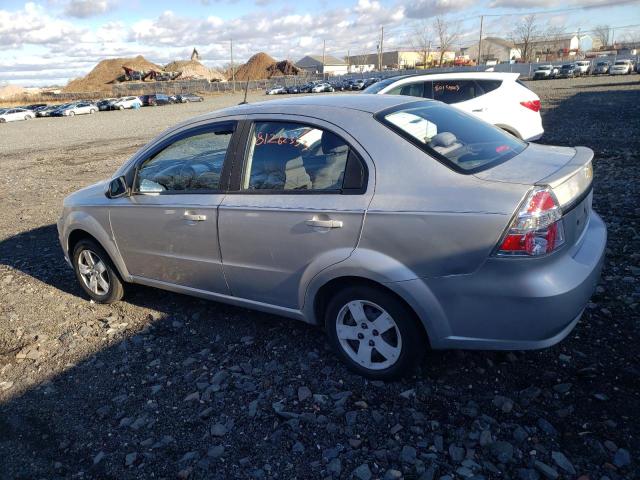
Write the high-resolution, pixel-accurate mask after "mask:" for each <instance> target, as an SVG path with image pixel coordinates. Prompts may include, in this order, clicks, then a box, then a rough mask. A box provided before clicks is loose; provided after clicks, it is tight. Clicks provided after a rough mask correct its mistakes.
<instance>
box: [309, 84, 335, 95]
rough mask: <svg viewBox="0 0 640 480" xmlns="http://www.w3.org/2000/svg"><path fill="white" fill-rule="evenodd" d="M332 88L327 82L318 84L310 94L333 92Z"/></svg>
mask: <svg viewBox="0 0 640 480" xmlns="http://www.w3.org/2000/svg"><path fill="white" fill-rule="evenodd" d="M334 91H335V90H334V88H333V87H332V86H331V84H330V83H328V82H322V83H318V84H317V85H314V87H313V88H312V89H311V92H312V93H322V92H334Z"/></svg>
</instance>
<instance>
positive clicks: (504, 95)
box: [364, 72, 544, 140]
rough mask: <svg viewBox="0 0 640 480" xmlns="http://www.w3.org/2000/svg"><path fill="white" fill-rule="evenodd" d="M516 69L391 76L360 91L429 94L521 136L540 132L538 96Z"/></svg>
mask: <svg viewBox="0 0 640 480" xmlns="http://www.w3.org/2000/svg"><path fill="white" fill-rule="evenodd" d="M518 77H519V74H517V73H496V72H460V73H434V74H423V75H405V76H399V77H391V78H387V79H385V80H382V81H380V82H377V83H375V84H374V85H371V86H370V87H369V88H367V89H366V90H364V93H377V94H389V95H410V96H413V97H423V98H433V99H434V100H439V101H441V102H444V103H446V104H449V105H452V106H454V107H456V108H458V109H460V110H462V111H464V112H467V113H470V114H471V115H474V116H476V117H478V118H480V119H482V120H484V121H486V122H489V123H491V124H493V125H496V126H498V127H500V128H502V129H503V130H506V131H508V132H509V133H511V134H513V135H515V136H516V137H519V138H522V139H525V140H537V139H538V138H540V137H541V136H542V134H543V133H544V129H543V128H542V118H541V117H540V97H538V95H536V94H535V93H534V92H532V91H531V90H529V89H528V88H527V87H526V86H525V85H524V84H523V83H521V82H520V81H518Z"/></svg>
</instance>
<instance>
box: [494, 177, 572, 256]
mask: <svg viewBox="0 0 640 480" xmlns="http://www.w3.org/2000/svg"><path fill="white" fill-rule="evenodd" d="M563 243H564V225H563V223H562V211H561V209H560V205H559V204H558V201H557V200H556V197H555V195H554V194H553V192H552V191H551V189H550V188H549V187H535V188H534V189H533V190H531V191H530V192H529V194H528V195H527V198H525V200H524V202H522V205H521V206H520V208H519V210H518V213H517V215H516V217H515V218H514V219H513V220H512V221H511V224H510V225H509V229H508V230H507V232H506V233H505V235H504V237H503V238H502V240H501V241H500V244H499V247H498V251H497V254H498V255H501V256H503V255H504V256H533V257H535V256H539V255H545V254H547V253H551V252H553V251H554V250H556V249H557V248H558V247H560V245H562V244H563Z"/></svg>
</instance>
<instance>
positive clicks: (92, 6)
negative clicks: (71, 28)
mask: <svg viewBox="0 0 640 480" xmlns="http://www.w3.org/2000/svg"><path fill="white" fill-rule="evenodd" d="M114 7H115V5H114V4H113V3H112V2H110V1H108V0H69V1H68V2H67V4H66V5H65V7H64V13H65V15H67V16H69V17H74V18H89V17H94V16H97V15H102V14H103V13H106V12H108V11H109V10H111V9H113V8H114Z"/></svg>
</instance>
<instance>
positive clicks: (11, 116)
mask: <svg viewBox="0 0 640 480" xmlns="http://www.w3.org/2000/svg"><path fill="white" fill-rule="evenodd" d="M35 117H36V114H35V113H33V112H32V111H31V110H27V109H26V108H5V109H0V123H6V122H16V121H18V120H29V119H30V118H35Z"/></svg>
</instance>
